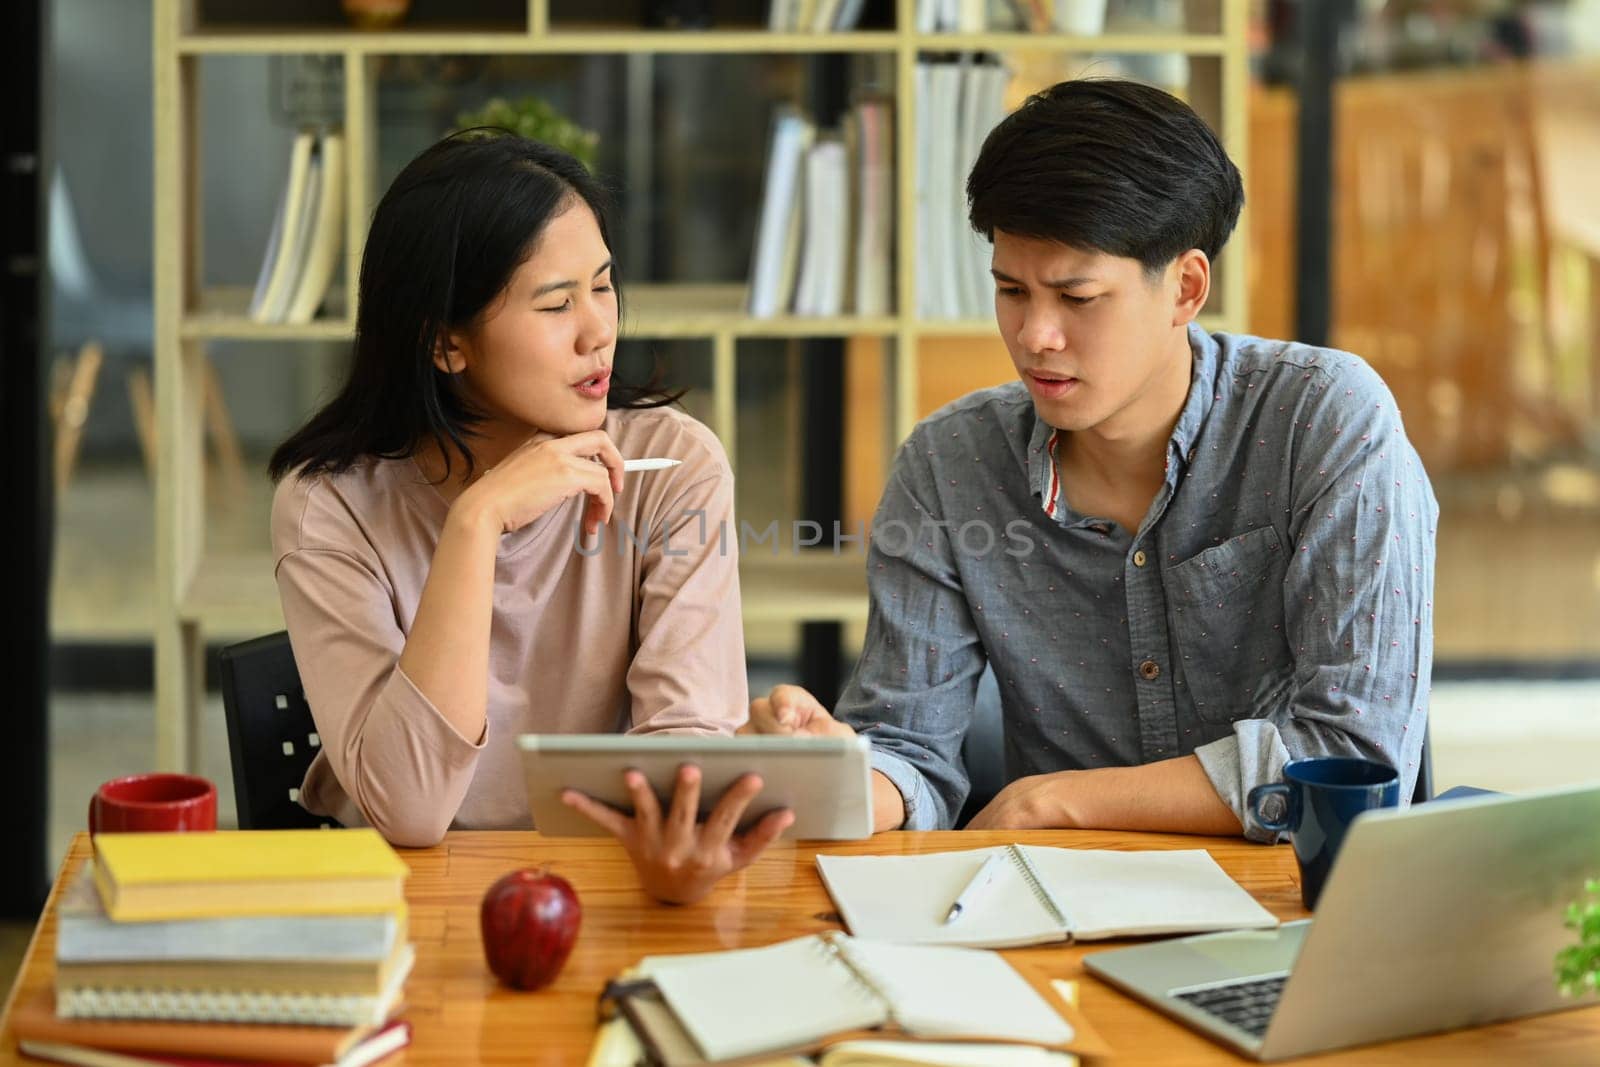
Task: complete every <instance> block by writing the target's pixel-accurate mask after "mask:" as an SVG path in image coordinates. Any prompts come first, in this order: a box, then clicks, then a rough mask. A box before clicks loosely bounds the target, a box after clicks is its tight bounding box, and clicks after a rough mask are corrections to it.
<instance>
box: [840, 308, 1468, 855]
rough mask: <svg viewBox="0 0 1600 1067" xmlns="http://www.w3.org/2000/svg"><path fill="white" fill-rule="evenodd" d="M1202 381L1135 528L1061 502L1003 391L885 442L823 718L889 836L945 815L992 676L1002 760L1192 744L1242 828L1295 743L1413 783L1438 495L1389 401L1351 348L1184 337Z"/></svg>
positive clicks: (1023, 410) (1057, 763)
mask: <svg viewBox="0 0 1600 1067" xmlns="http://www.w3.org/2000/svg"><path fill="white" fill-rule="evenodd" d="M1189 342H1190V349H1191V351H1192V352H1193V357H1194V373H1193V378H1192V384H1191V385H1190V389H1189V395H1188V398H1187V400H1186V401H1185V403H1184V406H1183V410H1182V413H1181V414H1180V415H1179V417H1178V422H1177V425H1176V427H1175V428H1174V429H1173V431H1172V438H1171V441H1170V443H1169V445H1168V448H1167V471H1166V481H1165V484H1164V485H1163V486H1162V487H1161V489H1160V491H1159V492H1158V493H1157V494H1156V496H1155V499H1154V500H1153V501H1152V502H1151V504H1150V510H1149V512H1148V514H1146V516H1145V518H1144V521H1143V523H1142V524H1141V525H1140V527H1139V529H1138V531H1136V532H1135V531H1129V530H1125V529H1123V528H1122V527H1120V526H1119V525H1117V524H1116V523H1114V522H1113V521H1111V520H1110V519H1107V518H1102V517H1098V516H1094V515H1081V514H1078V513H1076V512H1074V511H1073V510H1072V508H1071V507H1070V505H1069V504H1068V503H1067V497H1068V495H1070V494H1069V493H1067V492H1064V491H1063V490H1062V487H1061V484H1060V477H1059V469H1058V467H1057V464H1056V457H1055V451H1056V450H1055V447H1054V446H1055V439H1056V433H1055V431H1053V430H1052V428H1051V427H1050V426H1049V425H1047V424H1046V423H1044V422H1043V421H1041V420H1040V419H1039V418H1038V416H1037V415H1036V414H1035V412H1034V407H1033V403H1032V401H1031V400H1030V398H1029V396H1028V393H1027V391H1026V389H1025V388H1024V387H1023V386H1022V384H1021V383H1020V382H1018V383H1012V384H1009V385H1003V386H999V387H997V388H994V389H987V390H983V391H981V392H977V393H973V394H971V395H970V396H967V397H964V398H962V399H961V400H958V401H956V402H955V403H953V404H950V405H949V406H947V407H945V408H943V409H942V410H940V411H938V412H936V413H934V414H933V415H931V416H929V417H928V418H927V419H925V420H923V421H922V422H921V423H920V424H919V425H918V426H917V428H916V430H915V431H913V433H912V434H911V436H910V438H908V439H907V440H906V442H905V444H904V445H902V446H901V448H900V451H899V453H898V455H897V456H896V458H895V462H894V469H893V471H892V472H891V474H890V478H889V484H888V486H887V488H886V489H885V491H884V495H883V500H882V501H881V503H880V504H879V507H878V512H877V514H876V516H875V518H874V520H873V531H872V537H871V543H870V546H869V549H868V564H867V568H868V583H869V587H870V591H871V614H870V618H869V621H868V624H867V636H866V643H865V647H864V649H863V652H862V655H861V658H860V661H859V663H858V664H857V667H856V670H855V673H854V674H853V676H852V677H851V679H850V682H849V684H848V685H847V686H846V689H845V692H844V695H843V696H842V698H841V700H840V703H839V706H838V708H837V711H836V713H837V715H838V716H839V718H841V719H842V720H843V721H845V722H848V723H850V724H851V725H853V726H854V727H855V728H856V729H857V730H859V731H862V732H863V733H864V734H865V736H867V737H869V738H870V739H871V740H872V743H873V764H874V766H875V767H876V768H877V769H878V770H880V771H882V772H883V773H884V774H885V775H887V776H888V777H889V778H890V780H892V781H893V782H894V784H895V785H896V786H897V787H898V788H899V790H900V793H901V795H902V796H903V797H904V798H905V806H906V822H905V827H906V828H907V829H913V830H924V829H941V828H948V827H950V826H952V825H953V824H954V822H955V820H956V817H957V815H958V814H959V813H960V811H961V807H962V804H963V802H964V801H965V799H966V796H967V793H968V790H969V783H968V778H967V773H966V770H965V769H964V767H963V764H962V758H961V747H962V740H963V738H964V736H965V734H966V731H967V727H968V724H969V723H970V722H971V720H972V715H973V705H974V700H975V697H976V692H977V687H978V681H979V677H980V676H981V675H982V673H983V670H984V667H985V666H986V665H987V666H989V667H992V668H993V670H994V674H995V679H996V681H997V682H998V683H999V690H1000V700H1001V711H1002V716H1003V720H1004V724H1005V773H1006V779H1007V780H1008V781H1009V780H1014V779H1016V778H1019V777H1023V776H1025V775H1033V774H1043V773H1048V772H1052V771H1062V770H1073V769H1085V768H1096V767H1112V766H1129V765H1135V764H1142V763H1150V762H1155V761H1158V760H1164V759H1170V758H1172V757H1175V756H1181V755H1185V754H1188V753H1191V752H1192V753H1194V754H1195V755H1196V756H1197V757H1199V759H1200V762H1201V765H1202V766H1203V767H1204V768H1205V771H1206V774H1207V775H1208V776H1209V777H1210V779H1211V782H1212V784H1213V785H1214V786H1215V787H1216V789H1217V793H1218V794H1219V795H1220V796H1221V797H1222V799H1223V800H1224V801H1225V802H1226V803H1227V804H1228V805H1229V806H1230V807H1231V808H1232V809H1233V810H1234V812H1235V813H1236V814H1238V815H1239V816H1240V818H1241V822H1242V823H1243V824H1244V825H1245V827H1246V831H1247V835H1248V836H1250V837H1252V838H1255V839H1257V840H1270V839H1271V838H1272V837H1273V836H1274V835H1271V834H1268V833H1266V832H1265V831H1262V830H1259V829H1258V828H1256V827H1254V826H1253V825H1252V824H1251V823H1250V822H1249V820H1248V819H1247V818H1246V816H1245V811H1244V807H1245V798H1246V796H1247V795H1248V793H1249V791H1250V789H1251V788H1252V787H1254V786H1256V785H1259V784H1262V783H1264V782H1272V781H1277V780H1278V779H1279V777H1280V772H1281V770H1282V767H1283V765H1284V763H1285V762H1286V761H1288V760H1290V759H1296V758H1300V757H1306V756H1318V755H1351V756H1363V757H1366V758H1369V759H1375V760H1380V761H1383V762H1385V763H1389V764H1392V765H1393V766H1395V767H1397V768H1398V769H1399V771H1400V777H1401V795H1402V797H1410V795H1411V792H1412V789H1413V785H1414V783H1415V780H1416V775H1417V764H1418V761H1419V759H1420V754H1421V748H1422V740H1423V731H1424V727H1425V725H1426V722H1427V705H1428V685H1429V675H1430V672H1431V669H1432V661H1433V604H1432V600H1433V567H1434V530H1435V527H1436V524H1437V521H1438V504H1437V502H1436V501H1435V499H1434V496H1433V491H1432V488H1431V487H1430V486H1429V484H1428V478H1427V475H1426V474H1425V473H1424V472H1423V469H1422V463H1421V460H1420V459H1419V458H1418V457H1417V454H1416V451H1415V450H1414V449H1413V448H1412V446H1411V444H1410V442H1408V441H1407V440H1406V437H1405V431H1404V429H1403V428H1402V426H1401V420H1400V414H1399V412H1398V411H1397V410H1396V408H1395V402H1394V397H1393V396H1392V395H1391V394H1390V392H1389V390H1388V388H1387V387H1386V386H1385V385H1384V384H1383V381H1382V380H1381V379H1380V378H1379V377H1378V375H1377V374H1376V373H1375V372H1374V371H1373V370H1372V369H1371V368H1370V367H1369V366H1367V364H1366V363H1364V362H1363V361H1362V360H1360V359H1358V358H1356V357H1355V356H1352V355H1349V354H1348V353H1344V352H1337V351H1332V350H1329V349H1323V348H1312V347H1308V346H1305V345H1299V344H1290V343H1286V342H1282V341H1269V340H1263V339H1261V338H1257V337H1248V336H1242V335H1230V334H1223V333H1218V334H1207V333H1206V332H1204V331H1203V330H1201V329H1199V328H1198V327H1194V326H1191V327H1190V331H1189Z"/></svg>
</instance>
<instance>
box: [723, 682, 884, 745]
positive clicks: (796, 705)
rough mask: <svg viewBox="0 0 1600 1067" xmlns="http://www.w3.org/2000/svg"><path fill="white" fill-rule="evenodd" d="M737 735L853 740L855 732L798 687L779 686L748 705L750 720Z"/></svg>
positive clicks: (740, 728)
mask: <svg viewBox="0 0 1600 1067" xmlns="http://www.w3.org/2000/svg"><path fill="white" fill-rule="evenodd" d="M739 732H740V733H741V734H791V735H794V736H796V737H854V736H855V735H856V732H855V731H854V730H852V729H851V728H850V727H848V726H846V725H845V724H844V723H842V722H840V721H839V720H837V719H835V718H834V717H833V716H832V715H830V714H828V709H827V708H825V707H823V706H822V702H821V701H819V700H818V699H817V698H816V697H814V696H812V695H811V694H810V693H808V692H806V691H805V690H804V689H801V688H800V687H799V686H798V685H780V686H776V687H774V688H773V690H772V693H771V694H770V695H769V696H764V697H757V698H756V699H755V700H752V701H751V702H750V721H749V722H747V723H745V724H744V725H743V726H741V727H739Z"/></svg>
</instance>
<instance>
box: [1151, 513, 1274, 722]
mask: <svg viewBox="0 0 1600 1067" xmlns="http://www.w3.org/2000/svg"><path fill="white" fill-rule="evenodd" d="M1287 569H1288V560H1287V559H1286V557H1285V553H1284V551H1283V548H1282V546H1281V545H1280V543H1279V541H1278V533H1277V531H1276V530H1274V529H1273V528H1272V527H1270V526H1264V527H1261V528H1259V529H1255V530H1251V531H1250V532H1249V533H1245V534H1241V535H1239V536H1238V537H1230V538H1229V539H1228V540H1226V541H1224V542H1223V543H1222V544H1220V545H1217V546H1215V547H1213V548H1208V549H1206V550H1205V551H1204V552H1201V553H1200V554H1199V555H1197V556H1194V557H1192V558H1190V559H1186V560H1184V561H1183V562H1182V563H1178V564H1176V565H1174V566H1172V567H1169V568H1167V570H1166V582H1165V585H1166V594H1167V611H1168V613H1169V615H1170V618H1169V620H1168V621H1169V622H1170V624H1171V632H1172V641H1173V645H1174V651H1175V653H1176V654H1177V668H1178V676H1179V678H1180V679H1182V681H1183V685H1184V687H1185V688H1187V690H1188V692H1189V698H1190V700H1191V701H1192V702H1193V704H1194V712H1195V715H1196V716H1198V717H1199V718H1201V719H1203V720H1205V721H1206V722H1218V723H1220V722H1233V721H1235V720H1237V719H1243V718H1249V717H1252V716H1255V715H1259V714H1262V713H1264V712H1266V711H1268V710H1270V707H1271V704H1272V702H1273V701H1274V700H1275V699H1276V697H1275V695H1274V694H1275V693H1276V692H1277V691H1279V690H1286V688H1287V686H1288V684H1289V683H1290V681H1291V680H1292V677H1293V673H1294V664H1293V662H1292V661H1291V659H1290V656H1289V646H1288V643H1287V641H1286V640H1285V639H1284V632H1283V580H1284V575H1285V573H1286V571H1287Z"/></svg>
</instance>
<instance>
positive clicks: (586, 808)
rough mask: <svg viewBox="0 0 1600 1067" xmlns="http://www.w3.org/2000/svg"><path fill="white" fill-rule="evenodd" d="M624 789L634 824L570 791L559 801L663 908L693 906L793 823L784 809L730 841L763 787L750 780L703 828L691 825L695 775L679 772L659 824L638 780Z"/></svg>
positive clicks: (736, 787)
mask: <svg viewBox="0 0 1600 1067" xmlns="http://www.w3.org/2000/svg"><path fill="white" fill-rule="evenodd" d="M623 783H624V784H625V785H626V786H627V787H628V794H629V796H631V797H632V798H633V812H634V814H633V817H632V818H629V817H628V816H626V815H624V814H622V813H621V812H620V811H617V810H615V809H613V808H610V807H608V806H606V805H605V804H602V803H600V802H599V801H597V800H595V799H593V798H592V797H588V796H585V795H584V794H582V793H579V792H577V791H576V790H573V789H569V790H567V791H566V792H564V793H562V794H561V801H562V803H564V804H566V805H567V806H568V807H571V808H573V809H575V810H576V811H578V812H579V813H580V814H582V815H585V816H587V817H588V818H589V819H590V820H592V821H593V822H595V823H598V824H599V825H600V826H602V827H604V828H605V829H606V830H608V831H610V833H611V835H612V836H613V837H615V838H616V839H617V840H618V841H620V842H622V847H623V848H624V849H626V850H627V852H628V858H629V859H631V860H632V861H633V866H634V869H635V870H637V871H638V872H639V880H640V881H641V882H643V883H644V889H645V892H647V893H649V894H650V895H651V896H653V897H655V898H656V899H657V900H660V901H663V902H665V903H667V904H693V903H694V902H695V901H697V900H699V899H700V898H701V897H703V896H705V895H706V894H707V893H709V892H711V889H712V887H713V886H715V885H716V884H717V881H718V879H720V878H721V877H722V876H723V875H726V874H732V873H733V872H734V871H737V870H740V869H741V868H743V867H747V866H749V864H750V863H751V861H752V860H754V859H755V858H756V857H757V856H759V855H761V853H762V851H763V850H764V849H765V848H766V847H767V846H768V845H770V844H772V842H773V841H774V840H776V839H777V837H778V835H779V834H781V833H783V831H784V830H786V829H788V828H789V826H790V825H791V824H793V822H794V812H792V811H790V810H788V809H787V808H784V809H781V810H779V811H772V812H768V813H767V814H766V815H764V816H763V817H762V818H761V821H760V822H758V823H756V824H755V825H754V826H752V827H750V829H748V830H746V831H745V832H744V833H742V834H736V833H734V830H735V828H736V827H738V825H739V819H740V817H741V816H743V815H744V812H745V809H746V808H748V807H749V806H750V802H751V801H752V800H754V799H755V797H756V794H757V793H759V792H761V784H762V783H761V779H760V778H758V777H757V776H755V775H753V774H747V775H745V776H744V777H742V778H740V779H739V780H738V781H736V782H734V783H733V784H732V785H730V786H729V787H728V789H727V791H726V792H724V793H723V794H722V797H721V799H719V800H718V801H717V806H716V807H715V808H713V809H712V811H711V814H710V815H709V816H707V817H706V821H705V823H704V824H703V825H702V824H700V823H699V822H698V821H697V816H698V812H699V808H700V768H699V767H696V766H694V765H692V764H684V765H683V766H682V767H680V768H678V781H677V785H676V787H675V788H674V790H673V793H672V807H671V809H670V810H669V811H668V812H667V814H666V816H665V817H663V816H662V814H661V804H660V803H659V802H658V801H657V800H656V794H655V791H654V790H652V789H651V788H650V783H649V782H647V781H646V780H645V777H644V775H642V774H640V773H639V772H638V771H628V772H626V773H625V774H624V775H623Z"/></svg>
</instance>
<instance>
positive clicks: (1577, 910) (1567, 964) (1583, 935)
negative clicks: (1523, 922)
mask: <svg viewBox="0 0 1600 1067" xmlns="http://www.w3.org/2000/svg"><path fill="white" fill-rule="evenodd" d="M1583 891H1584V892H1585V893H1587V894H1588V898H1587V899H1585V900H1577V901H1573V902H1572V903H1571V904H1569V905H1567V919H1566V924H1567V926H1569V927H1570V928H1572V929H1574V930H1576V931H1578V943H1577V944H1576V945H1568V946H1567V947H1566V948H1564V949H1562V950H1561V951H1560V952H1557V953H1556V981H1557V982H1558V983H1559V984H1560V986H1561V992H1562V993H1564V994H1566V995H1567V996H1569V997H1570V996H1575V995H1577V994H1578V993H1580V992H1583V991H1585V990H1587V991H1590V992H1593V991H1594V990H1596V989H1600V880H1595V879H1591V880H1589V881H1587V882H1585V883H1584V884H1583Z"/></svg>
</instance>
